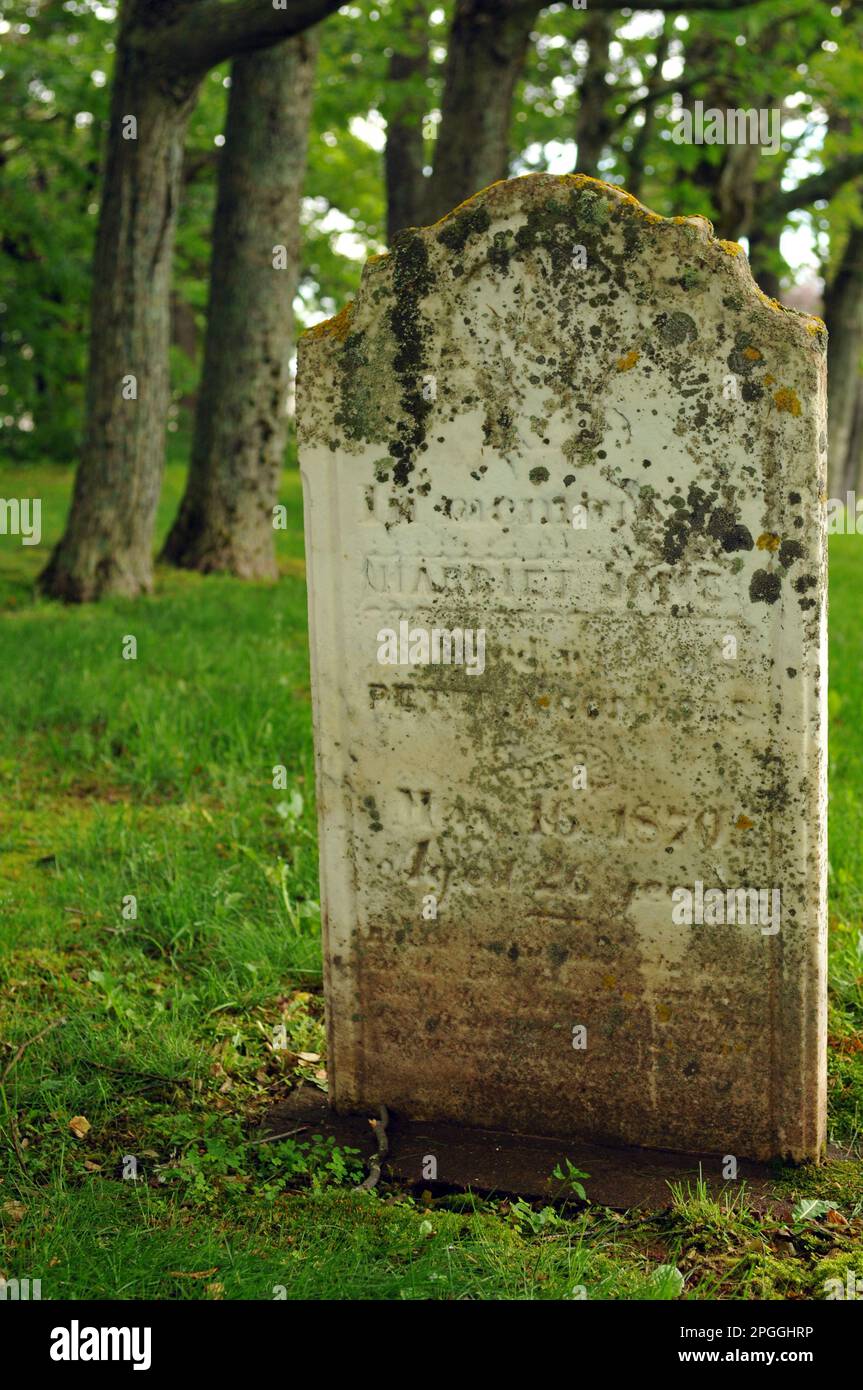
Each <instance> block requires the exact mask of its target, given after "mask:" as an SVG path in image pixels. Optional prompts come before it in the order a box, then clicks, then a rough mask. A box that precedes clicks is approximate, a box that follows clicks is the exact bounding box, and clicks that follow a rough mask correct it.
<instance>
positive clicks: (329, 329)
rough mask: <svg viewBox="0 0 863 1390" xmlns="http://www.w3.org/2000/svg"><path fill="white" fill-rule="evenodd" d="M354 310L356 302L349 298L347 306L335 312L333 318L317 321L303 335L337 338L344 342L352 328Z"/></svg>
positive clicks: (338, 341)
mask: <svg viewBox="0 0 863 1390" xmlns="http://www.w3.org/2000/svg"><path fill="white" fill-rule="evenodd" d="M353 311H354V302H353V300H352V299H349V300H348V302H347V304H346V305H345V307H344V308H343V309H340V310H339V312H338V313H337V314H334V315H333V317H332V318H331V319H324V321H323V323H316V324H314V325H313V326H312V327H311V328H307V329H306V331H305V333H303V334H302V337H303V338H335V340H336V342H337V343H343V342H344V341H345V338H346V337H347V336H348V331H349V330H350V326H351V315H352V314H353Z"/></svg>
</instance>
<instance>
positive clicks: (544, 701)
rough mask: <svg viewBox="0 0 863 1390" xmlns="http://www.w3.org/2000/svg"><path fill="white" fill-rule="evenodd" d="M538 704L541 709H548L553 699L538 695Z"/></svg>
mask: <svg viewBox="0 0 863 1390" xmlns="http://www.w3.org/2000/svg"><path fill="white" fill-rule="evenodd" d="M536 703H537V704H538V705H539V707H540V709H548V707H549V705H550V704H551V699H550V697H549V696H548V695H538V696H537V699H536Z"/></svg>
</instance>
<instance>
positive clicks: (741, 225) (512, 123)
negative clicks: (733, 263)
mask: <svg viewBox="0 0 863 1390" xmlns="http://www.w3.org/2000/svg"><path fill="white" fill-rule="evenodd" d="M158 15H159V17H158V20H157V19H156V18H154V7H153V6H152V5H149V6H148V5H143V4H141V3H140V0H126V3H123V4H121V5H119V6H117V5H114V4H99V3H95V0H66V3H60V0H30V3H25V0H15V2H14V3H3V0H0V72H2V77H0V110H2V115H0V426H2V428H0V463H2V460H3V459H4V458H6V459H10V460H16V461H19V460H22V459H24V460H26V459H34V460H36V459H38V460H40V461H45V460H46V459H50V460H56V461H57V462H58V463H67V464H68V463H69V462H74V463H77V464H78V465H79V468H78V483H77V489H76V501H75V503H74V505H73V509H72V516H71V519H70V523H69V526H68V528H67V533H66V536H65V537H64V540H63V542H61V545H60V547H58V550H57V551H56V552H55V555H54V557H53V559H52V562H51V565H50V566H49V569H48V571H47V572H46V575H45V576H44V579H43V584H44V587H45V588H46V590H47V591H48V592H49V593H53V594H56V595H58V596H61V597H65V598H71V599H90V598H96V597H98V596H99V595H100V594H101V593H103V592H108V591H113V592H118V591H119V592H125V593H136V592H140V591H144V590H146V589H147V588H148V587H149V585H150V583H151V576H152V516H153V511H154V504H155V499H156V498H157V497H158V490H159V481H160V476H161V463H162V458H163V455H164V434H165V429H166V428H167V438H168V447H169V448H170V450H171V451H172V454H173V455H174V456H176V454H177V451H179V452H181V453H182V454H183V455H184V456H185V457H186V458H187V459H188V460H189V461H190V471H189V475H188V481H187V486H186V494H185V497H184V499H183V502H182V504H181V507H180V510H179V513H178V516H177V518H176V521H175V524H174V527H173V529H172V531H171V533H170V535H169V538H168V542H167V545H166V547H165V551H164V558H165V559H167V560H168V561H170V562H173V563H175V564H180V565H185V566H190V567H194V568H200V569H203V570H211V569H227V570H229V571H231V572H233V573H237V574H240V575H242V576H245V577H254V578H261V577H267V576H269V575H272V574H274V573H275V567H274V560H273V551H272V526H271V517H270V513H271V508H272V505H273V503H274V501H275V497H276V487H277V482H278V474H279V469H280V466H281V463H282V462H283V461H284V460H285V459H287V460H288V461H291V460H292V458H293V442H292V437H291V409H292V382H291V364H292V360H293V343H294V331H295V326H296V329H300V328H302V327H304V326H307V325H308V324H310V323H313V322H315V321H316V320H317V319H319V318H321V317H323V316H325V315H327V314H330V313H332V312H334V311H335V310H336V309H337V308H339V307H340V306H341V305H342V304H343V303H344V302H345V301H346V300H347V299H348V298H350V297H351V295H352V293H353V292H354V290H355V288H356V285H357V283H358V279H359V273H360V269H361V267H362V263H363V261H364V260H365V259H366V257H367V256H368V255H371V254H374V253H377V252H380V251H382V250H385V249H386V246H387V244H388V243H389V242H391V240H392V238H393V237H394V236H396V235H397V234H398V232H399V231H400V230H402V229H403V228H404V227H406V226H409V225H412V224H416V223H423V222H429V221H434V220H436V219H437V218H439V217H440V216H442V215H444V214H445V213H446V212H447V211H448V210H449V209H450V208H451V207H453V206H455V205H456V204H458V203H459V202H460V201H462V200H463V199H464V198H466V197H469V196H470V194H472V193H473V192H475V191H476V190H477V188H479V187H482V186H484V185H485V184H486V183H488V182H491V181H493V180H494V179H497V178H503V177H506V176H507V175H512V174H518V173H524V172H529V171H533V170H540V169H548V170H550V171H552V172H556V173H558V172H571V171H573V170H578V171H580V172H583V173H589V174H592V175H595V176H597V177H599V178H602V179H605V180H606V181H608V182H611V183H618V184H622V185H623V186H624V187H627V188H628V189H630V191H632V192H633V193H635V194H636V195H637V196H638V197H640V198H641V199H642V200H643V201H644V202H645V203H647V204H648V205H649V206H650V207H652V208H654V209H655V210H656V211H658V212H661V213H664V214H666V215H675V214H686V213H695V212H698V213H702V214H705V215H707V216H708V217H710V218H711V219H712V220H713V222H714V223H715V226H716V230H717V234H718V235H721V236H723V237H726V238H729V239H733V240H742V241H743V244H744V246H745V247H746V249H747V251H748V253H749V256H750V261H751V264H752V267H753V272H754V274H755V276H756V278H757V279H758V281H759V283H760V284H761V285H762V288H763V289H765V291H766V292H767V293H768V294H770V295H771V296H774V297H777V298H779V299H781V300H782V301H783V302H785V303H787V304H789V305H791V306H794V307H800V308H805V309H806V310H808V311H810V312H815V313H822V314H823V315H824V316H825V317H826V319H827V321H828V327H829V328H830V330H831V344H830V359H829V367H830V396H831V399H830V411H831V426H830V434H831V438H830V493H831V495H832V496H837V495H840V494H841V492H843V491H844V490H845V489H853V488H856V489H858V490H859V491H860V493H861V494H863V375H861V361H863V109H861V101H863V97H861V93H863V45H861V36H863V17H861V15H860V13H859V11H856V9H855V6H854V5H853V3H852V0H838V3H836V4H834V5H833V6H832V7H831V6H817V7H813V6H811V5H810V4H808V3H803V0H796V3H795V0H760V3H749V4H740V3H734V4H731V3H729V0H700V3H687V0H678V2H677V3H662V0H659V2H658V3H654V4H652V5H650V6H642V5H632V4H630V6H629V7H628V8H627V9H624V10H621V9H618V8H615V7H614V6H612V5H611V4H608V3H606V0H591V3H590V4H589V7H588V8H580V7H578V6H577V5H576V4H572V3H557V4H551V5H545V6H541V5H539V4H537V3H536V2H535V0H448V3H446V4H436V3H435V0H361V3H357V4H349V5H344V6H342V7H341V9H339V10H336V7H335V4H334V3H327V0H320V2H319V3H317V4H316V3H314V0H284V3H282V4H280V5H279V6H278V7H276V6H275V5H273V4H272V3H271V2H270V0H226V2H225V3H223V2H222V0H174V3H172V4H170V5H164V6H162V7H160V9H159V11H158ZM112 86H113V93H114V95H113V106H112V98H111V92H112ZM696 101H701V102H704V103H705V105H706V106H712V107H718V108H720V109H728V108H778V109H779V110H780V111H781V113H782V141H781V148H780V149H779V151H778V152H776V153H774V154H768V153H766V152H761V151H759V150H758V149H757V147H753V146H751V145H695V144H678V143H676V142H675V141H673V140H672V138H671V134H672V130H673V128H674V117H675V115H676V114H677V113H679V112H680V111H681V110H682V109H683V108H685V107H692V106H693V104H694V103H695V102H696ZM112 113H113V114H112ZM129 115H134V116H135V117H136V119H137V123H138V133H137V138H136V139H134V140H129V139H124V138H123V131H122V126H121V123H122V120H123V118H124V117H127V116H129ZM100 226H101V232H100ZM94 256H95V257H96V260H95V264H96V267H97V269H96V272H95V277H94V270H93V265H94ZM208 304H209V306H210V307H209V323H208V315H207V306H208ZM292 309H293V312H292ZM91 325H92V329H91ZM88 341H89V343H90V349H91V350H90V357H89V368H88ZM130 376H131V377H133V378H135V381H134V384H133V386H129V385H127V386H126V388H125V390H126V392H127V394H126V395H125V396H124V395H123V390H124V387H123V385H122V383H123V381H124V380H125V379H126V378H127V377H130ZM88 381H89V385H88ZM130 391H136V392H137V394H132V395H131V396H130V395H129V394H128V393H129V392H130Z"/></svg>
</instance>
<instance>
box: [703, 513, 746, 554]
mask: <svg viewBox="0 0 863 1390" xmlns="http://www.w3.org/2000/svg"><path fill="white" fill-rule="evenodd" d="M707 534H708V535H710V536H712V537H713V539H714V540H717V541H719V542H720V543H721V545H722V549H723V550H724V551H726V552H727V553H728V554H729V555H730V554H731V553H732V552H733V551H735V550H752V548H753V547H754V545H755V542H754V541H753V539H752V535H751V533H750V532H749V530H748V529H747V528H746V527H745V526H743V525H741V523H740V522H739V521H738V520H737V518H736V517H735V515H734V513H733V512H732V511H729V509H728V508H727V507H717V508H716V511H715V512H714V513H713V515H712V516H711V518H710V521H709V522H708V525H707Z"/></svg>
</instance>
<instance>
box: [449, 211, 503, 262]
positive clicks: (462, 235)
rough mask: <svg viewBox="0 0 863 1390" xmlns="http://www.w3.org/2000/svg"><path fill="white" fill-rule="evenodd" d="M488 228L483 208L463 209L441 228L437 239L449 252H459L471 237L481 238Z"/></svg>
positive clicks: (488, 220) (486, 214) (489, 220)
mask: <svg viewBox="0 0 863 1390" xmlns="http://www.w3.org/2000/svg"><path fill="white" fill-rule="evenodd" d="M490 226H491V218H490V216H489V214H488V212H487V210H486V209H485V208H465V210H464V212H459V213H457V214H456V216H455V217H454V218H453V219H452V221H451V222H447V224H446V226H444V227H441V229H440V231H439V232H438V234H437V239H438V241H440V242H442V243H443V245H444V246H446V247H448V248H449V250H450V251H458V252H461V251H463V250H464V248H465V247H466V246H467V243H468V241H469V240H470V238H471V237H472V236H481V235H482V233H483V232H487V231H488V229H489V227H490ZM495 239H497V238H495ZM489 259H491V258H490V257H489Z"/></svg>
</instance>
